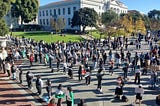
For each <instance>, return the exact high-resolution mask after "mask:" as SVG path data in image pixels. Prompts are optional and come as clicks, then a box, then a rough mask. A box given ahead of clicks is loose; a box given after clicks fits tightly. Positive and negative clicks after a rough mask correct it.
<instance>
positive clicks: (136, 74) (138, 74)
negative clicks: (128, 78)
mask: <svg viewBox="0 0 160 106" xmlns="http://www.w3.org/2000/svg"><path fill="white" fill-rule="evenodd" d="M140 76H141V70H140V66H139V65H138V66H137V67H136V69H135V80H134V83H135V84H136V83H137V80H138V84H140Z"/></svg>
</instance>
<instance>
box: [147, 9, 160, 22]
mask: <svg viewBox="0 0 160 106" xmlns="http://www.w3.org/2000/svg"><path fill="white" fill-rule="evenodd" d="M148 17H149V18H151V19H155V20H159V21H160V10H152V11H150V12H148Z"/></svg>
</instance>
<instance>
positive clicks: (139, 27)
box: [135, 18, 146, 34]
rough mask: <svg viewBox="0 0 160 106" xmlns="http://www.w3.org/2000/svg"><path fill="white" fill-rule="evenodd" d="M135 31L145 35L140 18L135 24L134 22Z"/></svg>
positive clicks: (144, 28) (143, 25) (143, 24)
mask: <svg viewBox="0 0 160 106" xmlns="http://www.w3.org/2000/svg"><path fill="white" fill-rule="evenodd" d="M135 31H136V32H139V31H140V32H141V33H143V34H145V33H146V27H145V23H144V21H143V20H142V18H139V19H138V20H137V21H136V22H135Z"/></svg>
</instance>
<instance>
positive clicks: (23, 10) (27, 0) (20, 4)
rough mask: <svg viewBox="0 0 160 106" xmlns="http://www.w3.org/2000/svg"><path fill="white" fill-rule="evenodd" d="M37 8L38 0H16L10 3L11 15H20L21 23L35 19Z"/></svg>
mask: <svg viewBox="0 0 160 106" xmlns="http://www.w3.org/2000/svg"><path fill="white" fill-rule="evenodd" d="M38 8H39V7H38V0H16V1H15V3H12V9H11V13H12V16H13V17H17V18H18V17H21V25H22V24H23V22H25V23H28V22H30V21H33V20H34V19H36V16H37V14H38Z"/></svg>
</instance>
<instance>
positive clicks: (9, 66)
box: [5, 62, 11, 77]
mask: <svg viewBox="0 0 160 106" xmlns="http://www.w3.org/2000/svg"><path fill="white" fill-rule="evenodd" d="M5 70H7V74H8V77H10V76H11V65H10V63H9V62H7V63H6V64H5Z"/></svg>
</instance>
